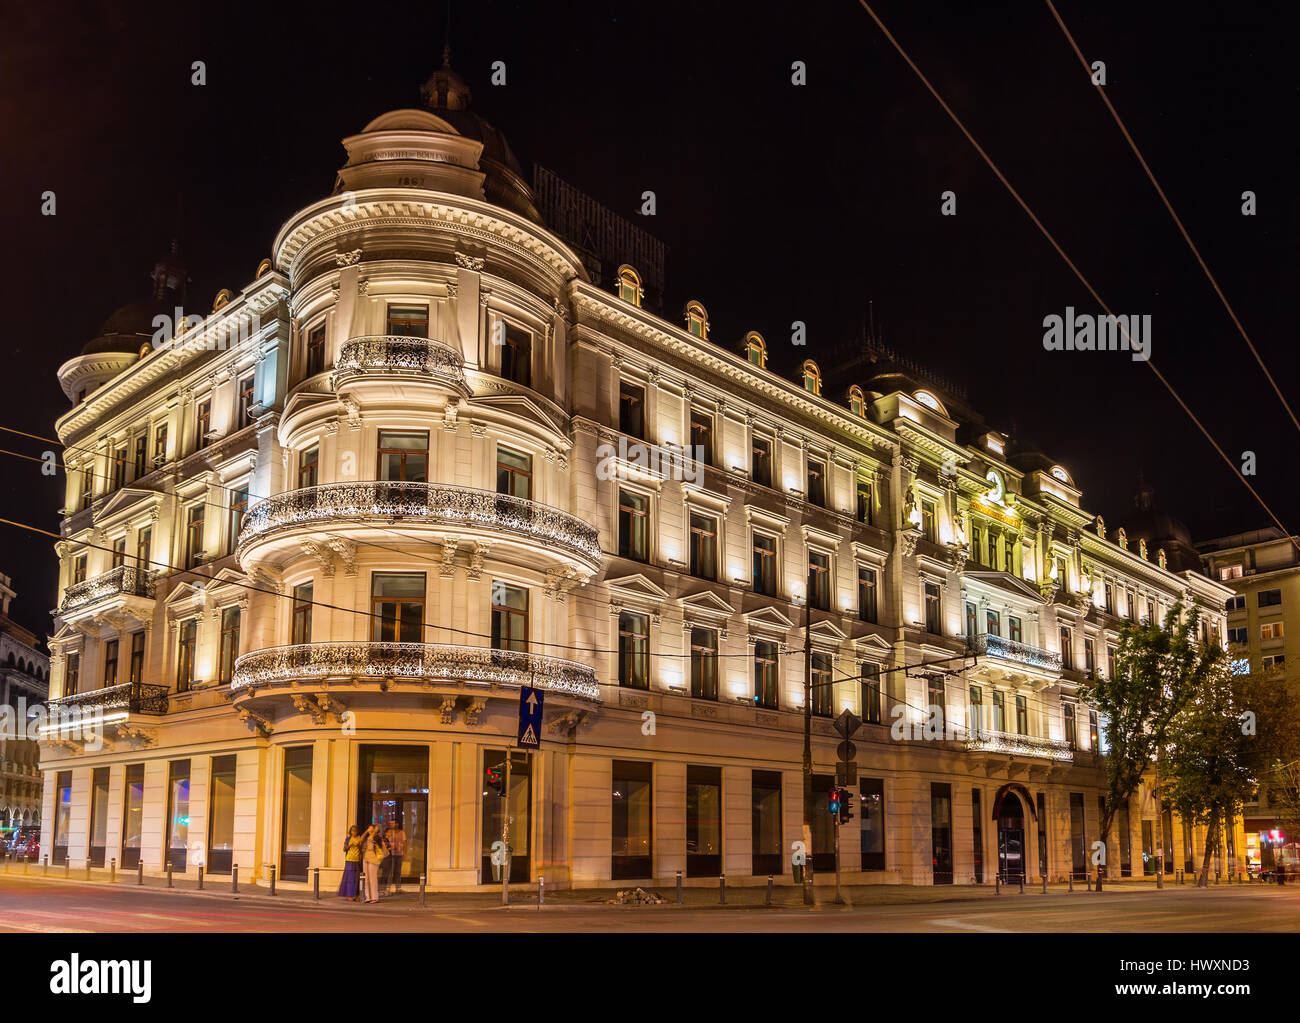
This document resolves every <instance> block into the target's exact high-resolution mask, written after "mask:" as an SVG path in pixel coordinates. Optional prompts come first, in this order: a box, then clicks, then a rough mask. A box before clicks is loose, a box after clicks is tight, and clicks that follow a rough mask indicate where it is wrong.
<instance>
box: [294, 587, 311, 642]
mask: <svg viewBox="0 0 1300 1023" xmlns="http://www.w3.org/2000/svg"><path fill="white" fill-rule="evenodd" d="M314 589H315V587H314V585H313V584H312V583H309V582H307V583H302V584H301V585H299V586H295V587H294V588H293V613H292V622H293V631H292V636H291V639H292V642H293V644H294V645H295V646H301V645H303V644H306V643H310V642H311V609H312V606H313V605H312V595H313V593H314Z"/></svg>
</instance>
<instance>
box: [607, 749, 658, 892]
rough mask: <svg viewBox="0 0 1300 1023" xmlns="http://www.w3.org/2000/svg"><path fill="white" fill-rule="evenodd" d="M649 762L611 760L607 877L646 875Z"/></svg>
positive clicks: (649, 869)
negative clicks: (608, 875)
mask: <svg viewBox="0 0 1300 1023" xmlns="http://www.w3.org/2000/svg"><path fill="white" fill-rule="evenodd" d="M650 776H651V765H650V764H648V763H640V762H636V761H628V760H615V761H614V785H613V793H612V799H613V807H612V812H611V816H610V820H611V822H612V823H611V830H612V832H613V848H612V855H611V859H610V877H611V878H613V879H614V880H616V881H617V880H621V879H623V878H627V877H650V876H651V874H652V871H653V866H652V864H651V849H652V846H651V829H652V827H653V819H654V817H653V812H652V810H653V802H652V788H651V783H650Z"/></svg>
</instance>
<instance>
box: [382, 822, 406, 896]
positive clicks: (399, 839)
mask: <svg viewBox="0 0 1300 1023" xmlns="http://www.w3.org/2000/svg"><path fill="white" fill-rule="evenodd" d="M384 838H385V839H386V840H387V842H388V881H389V884H390V885H391V886H392V888H393V890H394V891H398V892H400V891H401V890H402V860H403V858H404V857H405V856H406V832H405V831H403V830H402V825H401V822H400V821H398V820H397V818H396V817H394V818H393V820H392V821H390V822H389V824H388V833H387V834H386V835H385V836H384Z"/></svg>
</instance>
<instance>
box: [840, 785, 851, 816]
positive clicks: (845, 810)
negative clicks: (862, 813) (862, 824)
mask: <svg viewBox="0 0 1300 1023" xmlns="http://www.w3.org/2000/svg"><path fill="white" fill-rule="evenodd" d="M851 820H853V793H852V792H850V791H849V790H848V789H842V790H841V791H840V823H841V824H847V823H848V822H849V821H851Z"/></svg>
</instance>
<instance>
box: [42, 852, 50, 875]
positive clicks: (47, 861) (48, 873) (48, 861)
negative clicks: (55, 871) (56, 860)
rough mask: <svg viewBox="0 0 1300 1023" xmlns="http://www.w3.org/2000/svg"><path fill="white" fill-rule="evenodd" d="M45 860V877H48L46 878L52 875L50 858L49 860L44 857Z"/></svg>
mask: <svg viewBox="0 0 1300 1023" xmlns="http://www.w3.org/2000/svg"><path fill="white" fill-rule="evenodd" d="M43 859H44V860H45V876H46V877H49V875H50V858H49V857H48V856H45V857H43Z"/></svg>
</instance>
